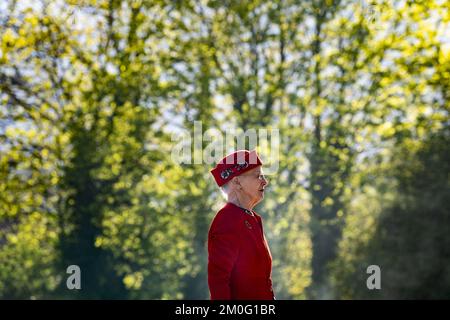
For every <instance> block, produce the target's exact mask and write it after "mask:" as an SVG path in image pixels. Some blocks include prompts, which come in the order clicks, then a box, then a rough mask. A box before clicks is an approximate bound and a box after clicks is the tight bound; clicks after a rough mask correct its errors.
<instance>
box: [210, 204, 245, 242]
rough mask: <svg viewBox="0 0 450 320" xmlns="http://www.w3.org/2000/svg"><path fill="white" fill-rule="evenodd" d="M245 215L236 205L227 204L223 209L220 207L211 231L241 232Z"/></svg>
mask: <svg viewBox="0 0 450 320" xmlns="http://www.w3.org/2000/svg"><path fill="white" fill-rule="evenodd" d="M243 219H244V216H243V215H242V211H241V210H240V209H239V208H237V207H236V206H232V205H230V204H228V203H227V204H226V205H225V206H224V207H223V208H222V209H220V210H219V211H218V212H217V214H216V216H215V217H214V219H213V221H212V223H211V226H210V229H209V233H210V235H211V233H212V232H220V233H223V232H224V233H234V232H239V230H240V228H241V227H242V225H243V224H242V221H243Z"/></svg>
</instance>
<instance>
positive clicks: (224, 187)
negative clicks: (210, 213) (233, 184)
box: [220, 183, 230, 200]
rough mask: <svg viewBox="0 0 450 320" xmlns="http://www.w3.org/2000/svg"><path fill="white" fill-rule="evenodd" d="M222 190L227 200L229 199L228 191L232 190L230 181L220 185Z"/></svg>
mask: <svg viewBox="0 0 450 320" xmlns="http://www.w3.org/2000/svg"><path fill="white" fill-rule="evenodd" d="M220 191H222V195H223V196H224V198H225V200H228V193H229V192H230V185H229V184H228V183H225V184H224V185H223V186H221V187H220Z"/></svg>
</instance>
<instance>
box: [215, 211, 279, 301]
mask: <svg viewBox="0 0 450 320" xmlns="http://www.w3.org/2000/svg"><path fill="white" fill-rule="evenodd" d="M271 274H272V255H271V254H270V249H269V246H268V244H267V241H266V238H265V236H264V231H263V227H262V221H261V217H260V216H259V215H257V214H256V213H255V214H254V216H251V215H250V214H248V213H246V212H245V211H244V210H243V209H241V208H239V207H238V206H236V205H234V204H231V203H227V204H226V205H225V206H224V207H223V208H222V209H221V210H220V211H219V212H218V213H217V214H216V216H215V218H214V220H213V222H212V224H211V227H210V229H209V234H208V285H209V291H210V294H211V299H212V300H228V299H232V300H238V299H245V300H273V299H274V294H273V290H272V279H271Z"/></svg>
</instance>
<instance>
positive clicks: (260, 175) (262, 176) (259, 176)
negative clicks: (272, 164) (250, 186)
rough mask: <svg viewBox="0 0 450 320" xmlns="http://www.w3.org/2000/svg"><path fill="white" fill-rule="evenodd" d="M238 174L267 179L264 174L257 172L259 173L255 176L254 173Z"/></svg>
mask: <svg viewBox="0 0 450 320" xmlns="http://www.w3.org/2000/svg"><path fill="white" fill-rule="evenodd" d="M240 176H251V177H255V178H258V179H259V180H261V181H262V180H266V181H267V179H266V176H265V175H263V174H259V175H257V176H255V175H254V174H241V175H240Z"/></svg>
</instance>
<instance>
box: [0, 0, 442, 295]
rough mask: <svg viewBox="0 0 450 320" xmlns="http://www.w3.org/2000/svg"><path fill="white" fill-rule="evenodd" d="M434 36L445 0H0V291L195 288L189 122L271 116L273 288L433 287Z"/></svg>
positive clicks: (255, 124)
mask: <svg viewBox="0 0 450 320" xmlns="http://www.w3.org/2000/svg"><path fill="white" fill-rule="evenodd" d="M449 35H450V8H449V5H448V2H446V1H443V0H423V1H409V0H401V1H400V0H398V1H384V0H376V1H369V0H347V1H345V0H308V1H306V0H305V1H303V0H302V1H299V0H276V1H262V0H249V1H234V0H225V1H215V0H211V1H206V0H196V1H194V0H192V1H191V0H186V1H175V0H170V1H169V0H53V1H50V0H37V1H17V0H6V1H2V2H1V3H0V297H1V298H4V299H5V298H6V299H11V298H18V299H43V298H63V299H77V298H83V299H105V298H121V299H207V298H209V293H208V287H207V274H206V265H207V252H206V240H207V231H208V228H209V224H210V222H211V220H212V218H213V217H214V214H215V212H216V211H217V210H218V209H219V208H220V207H221V206H222V205H223V200H222V198H221V195H220V193H219V192H218V190H217V188H216V186H215V185H214V182H213V179H212V177H211V175H210V173H209V170H210V169H211V165H210V164H205V163H202V164H177V163H175V162H174V161H173V159H172V158H171V152H172V151H173V147H174V144H175V142H174V141H173V139H172V138H173V134H176V133H180V132H188V133H189V134H191V135H192V132H193V130H194V121H201V124H202V129H203V130H204V131H206V130H208V129H216V130H220V132H224V130H225V129H227V128H241V129H243V130H247V129H255V130H258V129H269V128H273V129H279V131H280V138H281V142H280V146H279V148H280V150H279V168H278V171H277V172H276V173H275V174H274V175H270V176H269V177H268V178H269V181H270V185H269V186H270V188H269V189H268V192H267V195H266V199H265V200H264V201H263V202H262V203H261V204H260V205H258V207H257V208H256V210H257V212H259V213H260V214H261V215H262V216H263V218H264V221H265V222H264V223H265V232H266V236H267V238H268V240H269V243H270V247H271V251H272V255H273V258H274V263H273V283H274V289H275V293H276V295H277V298H278V299H331V298H333V299H380V298H383V299H404V298H449V297H450V208H449V200H448V199H449V196H450V186H449V181H450V177H449V172H450V170H449V169H450V168H449V163H450V159H449V155H450V141H449V139H450V132H449V124H450V123H449V95H450V38H449ZM212 140H214V137H212ZM206 145H208V143H206V142H204V141H203V142H202V147H205V146H206ZM263 160H264V158H263ZM265 160H266V161H269V160H270V159H269V158H266V159H265ZM71 264H76V265H79V266H80V268H81V270H82V290H78V291H77V290H74V291H70V290H68V289H67V288H66V279H67V277H68V275H67V274H66V268H67V266H69V265H71ZM372 264H376V265H379V266H380V268H381V273H382V282H381V283H382V289H381V290H368V289H367V287H366V279H367V277H368V274H367V273H366V268H367V267H368V266H369V265H372Z"/></svg>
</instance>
